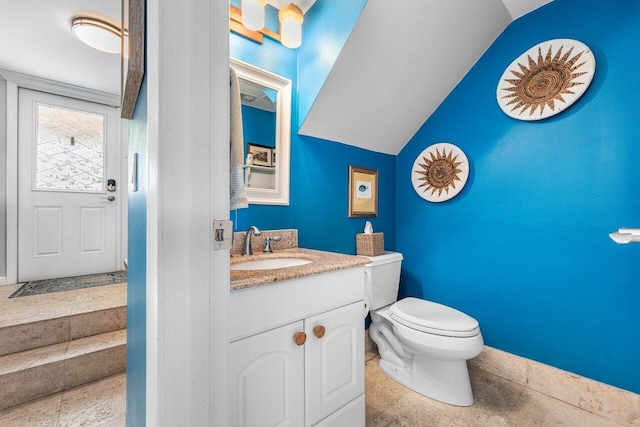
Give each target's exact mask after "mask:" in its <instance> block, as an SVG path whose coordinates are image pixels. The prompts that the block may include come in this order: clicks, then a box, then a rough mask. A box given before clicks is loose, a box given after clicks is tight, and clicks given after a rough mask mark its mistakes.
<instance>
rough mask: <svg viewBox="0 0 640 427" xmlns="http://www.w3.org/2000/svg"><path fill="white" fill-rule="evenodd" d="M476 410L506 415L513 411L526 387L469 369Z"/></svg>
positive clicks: (484, 372) (487, 373)
mask: <svg viewBox="0 0 640 427" xmlns="http://www.w3.org/2000/svg"><path fill="white" fill-rule="evenodd" d="M469 377H470V378H471V388H472V390H473V397H474V400H475V404H474V407H475V410H480V411H484V412H488V413H497V414H504V413H506V412H508V411H511V410H513V408H515V407H516V404H517V403H518V400H519V399H520V397H521V396H522V393H524V390H525V387H524V386H523V385H521V384H517V383H515V382H513V381H509V380H507V379H504V378H502V377H500V376H497V375H494V374H491V373H489V372H487V371H483V370H482V369H474V368H471V369H469Z"/></svg>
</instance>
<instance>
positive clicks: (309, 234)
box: [230, 0, 396, 254]
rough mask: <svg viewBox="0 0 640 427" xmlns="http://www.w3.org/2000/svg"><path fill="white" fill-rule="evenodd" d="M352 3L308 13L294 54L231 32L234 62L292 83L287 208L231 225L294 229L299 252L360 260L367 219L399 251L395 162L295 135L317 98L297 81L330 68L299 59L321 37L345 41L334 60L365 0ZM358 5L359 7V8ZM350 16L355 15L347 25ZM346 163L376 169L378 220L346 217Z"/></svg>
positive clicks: (246, 214) (261, 210) (329, 1)
mask: <svg viewBox="0 0 640 427" xmlns="http://www.w3.org/2000/svg"><path fill="white" fill-rule="evenodd" d="M347 3H349V7H347V8H346V9H345V10H346V12H349V13H348V14H346V12H344V10H343V9H341V8H340V5H342V6H346V5H345V4H344V2H336V1H333V0H323V1H320V2H317V3H316V4H315V5H314V6H313V7H312V8H311V9H310V10H309V12H308V14H307V15H305V23H304V25H303V42H302V43H303V44H302V47H300V48H298V49H296V50H292V49H287V48H285V47H283V46H282V45H281V44H280V43H278V42H276V41H274V40H271V39H269V38H267V37H265V38H264V43H263V44H262V45H260V44H257V43H254V42H252V41H249V40H247V39H244V38H242V37H240V36H238V35H236V34H233V33H232V34H231V36H230V55H231V56H232V57H234V58H236V59H239V60H241V61H244V62H247V63H249V64H252V65H255V66H257V67H260V68H263V69H265V70H267V71H270V72H272V73H275V74H278V75H281V76H283V77H286V78H288V79H290V80H291V81H292V93H293V105H292V117H291V129H292V132H291V186H290V205H289V206H265V205H251V206H250V207H249V208H248V209H239V210H238V211H237V217H236V214H234V212H232V213H231V219H232V220H234V221H235V222H236V229H237V230H238V231H244V230H246V229H247V228H248V227H249V226H250V225H256V226H258V228H261V229H278V228H297V229H298V231H299V245H300V246H301V247H306V248H312V249H320V250H328V251H334V252H341V253H348V254H355V250H356V247H355V235H356V233H361V232H362V230H363V229H364V224H365V221H367V220H369V221H371V222H372V224H373V227H374V230H375V231H382V232H384V233H385V248H386V249H387V250H392V249H395V229H396V226H395V223H396V200H395V187H396V156H391V155H387V154H381V153H375V152H372V151H368V150H363V149H360V148H355V147H351V146H348V145H344V144H340V143H335V142H330V141H325V140H321V139H316V138H311V137H305V136H301V135H299V134H298V133H297V131H296V130H297V129H298V126H297V123H299V121H298V114H299V110H300V99H302V98H305V97H308V96H312V97H313V98H314V99H315V96H317V93H318V90H319V88H320V86H317V85H314V84H308V81H305V84H302V83H300V80H299V78H298V76H299V75H301V74H303V73H307V74H308V75H309V76H311V75H315V76H316V77H318V79H320V77H321V79H320V80H321V81H322V82H324V78H326V75H327V74H328V72H329V70H330V67H329V68H326V69H324V70H321V69H317V68H316V67H317V66H318V64H317V62H316V63H308V62H307V61H306V60H302V58H303V57H304V55H303V53H302V51H303V49H304V48H306V47H308V48H311V47H313V46H316V47H318V46H320V45H321V43H322V42H323V40H322V37H324V36H325V35H326V34H333V36H332V37H334V38H336V39H339V40H341V43H338V42H332V46H333V48H332V49H337V50H336V51H335V53H334V54H333V56H332V58H333V60H335V58H337V55H338V53H339V51H340V49H341V48H342V46H343V44H344V42H345V41H346V38H347V36H348V35H349V33H350V32H351V28H352V26H353V24H354V23H355V20H357V18H358V16H359V14H360V12H361V10H362V8H363V7H364V3H365V2H364V1H361V0H359V1H357V2H356V1H354V2H347ZM323 4H324V5H323ZM355 4H358V5H359V6H358V7H356V8H355V9H354V5H355ZM327 7H328V9H327ZM316 8H318V10H319V11H320V12H322V13H320V15H318V14H317V12H315V10H316ZM352 9H353V10H352ZM341 12H344V13H345V15H344V16H343V15H341ZM355 12H357V13H355ZM318 16H319V18H318ZM345 16H348V17H350V18H349V20H348V22H350V23H349V24H348V25H347V24H345V22H347V21H346V18H345ZM332 17H333V18H335V19H332ZM318 19H322V20H323V21H319V20H318ZM327 23H331V24H327ZM334 23H335V25H337V27H335V28H334ZM319 26H323V28H324V29H325V30H326V34H323V33H322V32H321V31H319ZM314 49H315V48H314ZM332 64H333V62H331V65H332ZM309 94H310V95H309ZM305 114H306V112H305ZM337 142H339V141H337ZM349 165H354V166H360V167H366V168H371V169H376V170H378V184H379V194H378V197H379V199H378V217H377V218H358V219H355V218H354V219H350V218H348V183H349Z"/></svg>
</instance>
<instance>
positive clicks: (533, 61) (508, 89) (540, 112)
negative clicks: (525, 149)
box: [497, 39, 596, 120]
mask: <svg viewBox="0 0 640 427" xmlns="http://www.w3.org/2000/svg"><path fill="white" fill-rule="evenodd" d="M595 69H596V60H595V58H594V56H593V53H592V52H591V50H590V49H589V48H588V47H587V46H586V45H584V44H583V43H581V42H579V41H577V40H571V39H555V40H549V41H546V42H543V43H540V44H538V45H536V46H534V47H532V48H531V49H529V50H528V51H526V52H525V53H523V54H522V55H520V56H519V57H518V58H517V59H516V60H515V61H513V62H512V63H511V65H509V66H508V67H507V69H506V70H505V71H504V73H503V74H502V77H501V78H500V81H499V82H498V89H497V98H498V104H499V105H500V108H502V111H504V113H505V114H506V115H508V116H510V117H513V118H514V119H519V120H541V119H545V118H547V117H551V116H553V115H555V114H558V113H560V112H561V111H563V110H565V109H567V108H568V107H569V106H570V105H571V104H573V103H574V102H575V101H577V100H578V98H580V96H582V94H583V93H584V92H585V91H586V90H587V88H588V87H589V84H590V83H591V80H592V79H593V74H594V72H595Z"/></svg>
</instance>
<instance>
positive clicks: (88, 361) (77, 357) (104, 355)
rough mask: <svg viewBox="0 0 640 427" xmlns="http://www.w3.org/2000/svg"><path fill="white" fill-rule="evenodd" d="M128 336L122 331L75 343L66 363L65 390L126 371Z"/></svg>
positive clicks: (71, 345)
mask: <svg viewBox="0 0 640 427" xmlns="http://www.w3.org/2000/svg"><path fill="white" fill-rule="evenodd" d="M126 334H127V331H126V330H120V331H115V332H109V333H105V334H100V335H94V336H91V337H87V338H82V339H78V340H74V341H72V342H71V343H70V344H69V350H68V352H67V360H66V362H65V388H71V387H75V386H78V385H80V384H85V383H87V382H90V381H95V380H98V379H101V378H104V377H107V376H111V375H115V374H119V373H122V372H124V371H125V369H126V361H127V350H126V339H127V335H126Z"/></svg>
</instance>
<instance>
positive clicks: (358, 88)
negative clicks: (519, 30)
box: [300, 0, 551, 154]
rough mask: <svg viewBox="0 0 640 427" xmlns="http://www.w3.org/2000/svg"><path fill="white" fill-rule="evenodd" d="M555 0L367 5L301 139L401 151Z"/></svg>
mask: <svg viewBox="0 0 640 427" xmlns="http://www.w3.org/2000/svg"><path fill="white" fill-rule="evenodd" d="M549 1H551V0H456V1H450V0H420V1H415V0H376V1H369V2H367V5H366V6H365V8H364V10H363V12H362V14H361V15H360V19H359V20H358V22H357V24H356V26H355V27H354V29H353V31H352V32H351V35H350V36H349V39H348V40H347V42H346V44H345V46H344V48H343V49H342V52H341V53H340V56H339V57H338V60H337V61H336V63H335V64H334V66H333V68H332V69H331V72H330V73H329V76H328V77H327V79H326V81H325V83H324V85H323V86H322V89H321V90H320V93H319V94H318V96H317V98H316V100H315V102H314V104H313V106H312V107H311V110H310V112H309V114H308V115H307V117H306V119H305V120H304V122H303V125H302V127H301V128H300V133H301V134H303V135H308V136H314V137H317V138H322V139H327V140H330V141H337V142H341V143H344V144H348V145H353V146H356V147H361V148H366V149H369V150H372V151H377V152H381V153H388V154H397V153H399V152H400V150H402V148H403V147H404V146H405V144H406V143H407V142H408V141H409V140H410V139H411V137H412V136H413V135H414V134H415V132H416V131H417V130H418V129H419V128H420V126H422V124H423V123H424V122H425V121H426V120H427V119H428V118H429V116H431V114H432V113H433V112H434V111H435V110H436V108H437V107H438V106H439V105H440V103H441V102H442V101H443V100H444V99H445V98H446V97H447V95H448V94H449V93H450V92H451V90H452V89H453V88H454V87H455V86H456V85H457V84H458V83H459V82H460V80H461V79H462V78H463V77H464V75H465V74H466V73H467V72H468V71H469V70H470V69H471V67H472V66H473V65H474V64H475V62H476V61H477V60H478V59H479V58H480V56H482V54H483V53H484V52H485V51H486V49H487V48H488V47H489V46H490V45H491V44H492V43H493V41H494V40H495V39H496V38H497V37H498V36H499V35H500V33H501V32H502V31H503V30H504V29H505V28H506V27H507V26H508V25H509V24H510V23H511V22H512V21H513V20H514V19H517V18H519V17H520V16H522V15H524V14H526V13H528V12H530V11H532V10H533V9H536V8H538V7H540V6H542V5H543V4H546V3H549Z"/></svg>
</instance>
